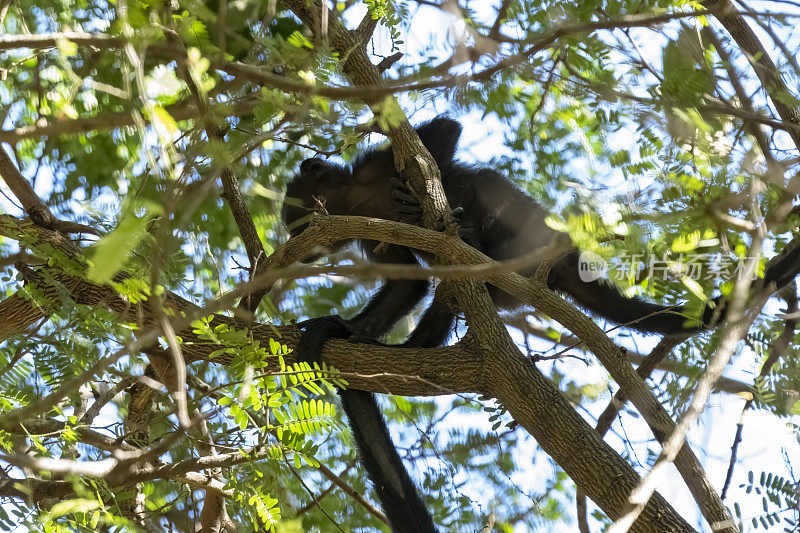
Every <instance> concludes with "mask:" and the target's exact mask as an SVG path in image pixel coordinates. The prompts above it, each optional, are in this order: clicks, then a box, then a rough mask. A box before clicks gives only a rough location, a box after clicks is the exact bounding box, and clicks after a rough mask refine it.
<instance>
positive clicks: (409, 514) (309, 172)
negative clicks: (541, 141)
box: [283, 117, 800, 533]
mask: <svg viewBox="0 0 800 533" xmlns="http://www.w3.org/2000/svg"><path fill="white" fill-rule="evenodd" d="M417 134H418V135H419V137H420V139H421V140H422V142H423V144H424V145H425V147H426V148H427V149H428V150H429V151H430V152H431V155H432V156H433V158H434V160H435V161H436V164H437V165H438V167H439V170H440V171H441V179H442V186H443V187H444V192H445V195H446V196H447V200H448V202H449V204H450V207H451V208H454V210H458V213H459V216H458V220H459V223H460V225H462V226H463V228H464V229H465V231H464V232H463V233H462V236H464V237H465V239H464V240H465V241H467V242H468V243H469V244H470V245H472V246H474V247H475V248H477V249H479V250H480V251H482V252H483V253H484V254H486V255H487V256H489V257H491V258H492V259H495V260H504V259H512V258H516V257H519V256H521V255H523V254H526V253H529V252H531V251H534V250H537V249H541V248H542V247H545V246H547V245H549V244H551V243H554V242H556V241H555V239H556V238H558V237H559V233H558V232H557V231H555V230H553V229H551V228H549V227H548V226H547V225H546V224H545V218H546V217H547V215H548V212H547V211H546V210H545V209H544V208H543V207H541V206H540V205H539V204H537V203H536V202H535V201H534V200H533V199H532V198H531V197H530V196H528V195H527V194H525V193H524V192H523V191H521V190H520V189H519V188H518V187H516V186H515V185H514V184H513V183H511V182H510V181H509V180H508V179H507V178H505V177H504V176H502V175H500V174H499V173H497V172H495V171H494V170H492V169H490V168H485V167H483V168H481V167H476V166H471V165H467V164H464V163H461V162H459V161H457V160H454V159H453V157H454V155H455V151H456V146H457V144H458V139H459V137H460V135H461V126H460V125H459V124H458V122H456V121H454V120H451V119H449V118H444V117H438V118H436V119H434V120H432V121H431V122H428V123H426V124H423V125H422V126H420V127H419V128H417ZM396 175H397V172H396V170H395V167H394V159H393V156H392V152H391V148H389V147H385V148H378V149H371V150H367V151H366V152H364V153H363V154H362V155H360V156H359V157H358V158H357V159H356V160H355V161H354V162H353V163H352V165H350V166H349V167H345V166H341V165H336V164H332V163H329V162H326V161H323V160H321V159H317V158H312V159H306V160H305V161H303V162H302V164H301V165H300V173H299V174H298V175H297V176H296V177H295V178H294V179H293V181H292V182H291V183H290V184H289V186H288V187H287V191H286V195H287V197H289V198H294V199H298V200H300V202H301V204H302V205H296V204H295V205H292V204H290V203H287V204H285V206H284V209H283V220H284V222H286V224H287V225H288V226H289V227H290V230H291V233H292V235H296V234H298V233H300V232H301V231H302V230H303V229H304V228H305V226H306V224H307V223H306V222H304V220H307V218H306V217H308V215H309V213H310V210H311V209H312V208H313V207H314V206H315V204H316V201H315V199H314V198H315V197H324V198H325V208H326V210H327V211H328V212H329V213H330V214H333V215H360V216H369V217H377V218H384V219H395V220H398V219H399V220H408V219H409V217H411V218H413V217H414V216H415V215H418V214H419V213H420V208H419V204H418V203H417V202H416V200H415V199H414V197H413V195H412V194H411V193H410V192H409V191H408V190H407V189H406V188H405V186H404V185H403V184H402V182H400V181H399V180H398V179H396V178H395V176H396ZM360 244H361V245H362V248H363V250H364V252H365V253H366V255H367V257H368V258H369V259H370V260H371V261H375V262H384V263H405V264H409V265H415V264H418V263H419V261H418V257H421V258H422V259H428V258H427V257H426V256H425V254H420V253H417V252H413V253H412V251H411V250H409V249H407V248H403V247H399V246H395V245H388V246H387V245H384V246H382V247H380V248H378V250H379V251H376V247H377V244H378V243H377V242H374V241H365V242H362V243H360ZM537 266H538V265H536V264H533V265H530V266H528V267H527V268H525V269H524V270H521V271H520V273H521V274H523V275H532V274H533V273H534V272H535V271H536V268H537ZM799 269H800V247H797V248H795V249H793V250H791V251H789V252H788V253H787V254H785V257H783V258H781V259H780V260H779V261H777V262H776V263H775V264H774V265H773V266H772V267H771V268H770V269H769V270H768V271H767V273H766V275H765V278H764V280H762V281H761V283H764V284H767V283H772V284H774V285H773V286H774V287H776V288H777V287H781V286H783V285H785V284H786V283H788V282H789V281H791V280H792V279H793V278H794V277H795V275H796V274H797V272H798V270H799ZM547 282H548V286H549V287H550V288H551V289H553V290H555V291H558V292H561V293H565V294H567V295H569V296H570V297H572V298H573V299H574V300H575V302H576V303H578V304H579V305H580V306H582V307H584V308H586V309H588V310H589V311H591V312H592V313H594V314H597V315H599V316H602V317H604V318H606V319H608V320H610V321H612V322H615V323H617V324H621V325H624V326H626V327H629V328H633V329H636V330H638V331H642V332H647V333H659V334H663V335H680V336H685V335H690V334H692V333H695V332H697V331H699V330H701V329H703V328H705V327H707V326H709V325H710V322H711V320H712V318H716V319H717V321H718V320H719V318H721V317H720V316H719V315H724V305H723V306H722V312H721V313H720V312H719V310H718V311H717V312H716V313H715V310H714V308H713V306H708V307H707V308H706V309H705V311H704V313H703V316H702V317H701V320H702V324H700V325H697V321H695V323H694V324H687V319H686V317H685V314H684V310H683V309H682V308H681V307H677V308H676V307H674V306H673V307H666V306H662V305H657V304H654V303H651V302H647V301H644V300H641V299H639V298H629V297H626V296H623V295H622V294H620V292H619V291H618V290H617V289H616V288H615V287H614V286H612V285H610V284H608V283H606V282H604V281H602V280H596V281H589V282H585V281H582V280H581V279H580V277H579V275H578V253H577V252H574V253H570V254H568V255H567V256H565V257H564V258H563V259H561V260H560V261H559V262H557V263H556V264H555V265H554V266H553V268H552V269H551V270H550V273H549V276H548V280H547ZM429 289H430V283H429V282H428V281H427V280H396V279H390V280H387V281H386V282H385V283H384V285H383V286H382V287H381V289H380V290H379V291H378V292H377V294H375V296H373V297H372V299H371V300H370V301H369V303H368V304H367V305H366V307H365V308H364V309H363V310H362V311H361V312H360V313H359V314H358V315H357V316H355V317H354V318H353V319H351V320H349V321H345V320H343V319H341V318H339V317H323V318H320V319H315V320H312V321H309V322H308V323H307V326H306V328H305V333H304V334H303V337H302V338H301V341H300V343H299V346H298V353H299V357H300V359H301V360H306V361H309V362H313V361H318V359H319V356H320V353H321V351H322V346H323V344H324V343H325V341H326V340H327V339H329V338H333V337H339V338H346V337H351V336H354V338H361V339H372V340H377V339H380V338H381V337H382V336H383V335H385V334H386V333H387V332H388V331H389V330H390V329H391V328H392V326H393V325H394V324H395V323H397V321H398V320H400V318H402V317H403V316H405V315H406V314H408V313H409V312H410V311H411V310H412V309H413V308H414V307H415V306H416V305H417V304H418V303H419V302H420V301H421V300H422V299H423V298H424V297H425V295H426V294H427V293H428V291H429ZM489 290H490V293H491V294H492V298H493V299H494V301H495V303H496V304H497V305H498V306H499V307H504V308H509V307H516V306H518V305H519V302H518V301H516V300H515V299H513V298H512V297H511V296H510V295H508V294H507V293H504V292H502V291H500V290H498V289H496V288H494V287H491V286H490V287H489ZM718 301H720V300H719V299H718V300H717V302H718ZM715 315H718V316H716V317H715ZM454 319H455V315H454V314H453V312H452V311H451V310H450V309H449V308H448V307H447V306H446V305H445V304H444V303H442V302H440V301H438V300H437V299H436V298H434V299H433V301H432V303H431V305H430V306H429V307H428V309H427V310H426V311H425V312H424V313H423V315H422V317H421V318H420V320H419V323H418V324H417V327H416V328H415V329H414V331H413V332H412V333H411V335H410V336H409V337H408V339H407V340H406V341H405V342H404V343H403V345H404V346H409V347H434V346H439V345H441V344H443V343H444V342H445V341H446V340H447V338H448V336H449V334H450V331H451V328H452V325H453V321H454ZM340 395H341V397H342V403H343V404H344V408H345V411H346V412H347V415H348V417H349V418H350V422H351V427H352V429H353V433H354V436H355V438H356V442H357V444H358V447H359V450H360V452H361V456H362V460H363V462H364V464H365V467H366V469H367V472H368V474H369V476H370V479H371V480H372V482H373V483H374V485H375V488H376V490H377V492H378V495H379V497H380V500H381V502H382V504H383V507H384V510H385V512H386V514H387V517H388V518H389V521H390V523H391V525H392V530H393V531H394V532H396V533H397V532H409V533H418V532H430V531H435V530H436V529H435V526H434V525H433V521H432V519H431V517H430V515H429V513H428V511H427V509H426V508H425V506H424V505H423V503H422V501H421V499H420V497H419V495H418V494H417V492H416V490H415V488H414V485H413V483H412V482H411V480H410V478H409V476H408V473H407V472H406V470H405V468H404V467H403V464H402V461H401V460H400V457H399V456H398V454H397V451H396V450H395V448H394V445H393V444H392V442H391V440H390V439H389V435H388V432H387V429H386V425H385V422H384V421H383V417H382V416H381V414H380V411H379V410H378V407H377V405H376V403H375V399H374V398H373V397H372V395H371V394H367V393H364V392H361V391H355V390H346V391H341V392H340Z"/></svg>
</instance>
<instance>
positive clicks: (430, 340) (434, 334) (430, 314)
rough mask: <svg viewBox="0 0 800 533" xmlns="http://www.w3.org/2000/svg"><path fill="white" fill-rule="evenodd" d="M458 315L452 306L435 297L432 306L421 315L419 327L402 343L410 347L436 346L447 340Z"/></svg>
mask: <svg viewBox="0 0 800 533" xmlns="http://www.w3.org/2000/svg"><path fill="white" fill-rule="evenodd" d="M455 318H456V315H455V313H453V311H451V310H450V308H449V307H448V306H447V305H445V304H444V302H441V301H440V300H437V299H436V298H434V299H433V302H431V305H430V307H428V309H427V310H426V311H425V313H423V315H422V316H421V317H420V319H419V322H418V323H417V327H415V328H414V331H412V332H411V335H409V336H408V338H407V339H406V340H405V342H403V343H402V344H401V346H405V347H408V348H411V347H415V348H435V347H437V346H442V345H443V344H444V343H445V342H447V338H448V337H449V336H450V331H451V330H452V327H453V322H454V321H455Z"/></svg>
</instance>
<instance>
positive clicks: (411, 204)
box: [391, 176, 422, 224]
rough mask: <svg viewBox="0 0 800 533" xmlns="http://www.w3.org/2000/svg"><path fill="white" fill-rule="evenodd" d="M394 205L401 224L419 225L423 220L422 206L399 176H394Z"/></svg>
mask: <svg viewBox="0 0 800 533" xmlns="http://www.w3.org/2000/svg"><path fill="white" fill-rule="evenodd" d="M391 181H392V203H393V204H394V209H395V211H397V218H398V221H399V222H405V223H406V224H418V223H419V221H420V219H421V218H422V205H420V203H419V198H417V196H416V195H415V194H414V191H412V190H411V189H410V188H409V187H408V185H407V184H406V182H405V181H403V180H402V179H401V178H400V177H398V176H392V179H391Z"/></svg>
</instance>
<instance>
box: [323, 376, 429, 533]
mask: <svg viewBox="0 0 800 533" xmlns="http://www.w3.org/2000/svg"><path fill="white" fill-rule="evenodd" d="M339 397H340V398H341V399H342V406H343V407H344V411H345V413H347V417H348V418H349V419H350V427H351V428H352V431H353V436H354V437H355V439H356V445H357V446H358V450H359V452H360V453H361V462H362V463H363V464H364V467H365V468H366V469H367V474H368V475H369V478H370V479H371V480H372V483H373V485H374V486H375V490H376V491H377V493H378V498H379V499H380V501H381V505H382V506H383V511H384V512H385V513H386V517H387V518H388V519H389V523H390V524H391V528H392V531H393V533H436V526H435V525H434V524H433V518H431V515H430V513H429V512H428V509H427V508H426V507H425V504H424V503H423V501H422V498H420V496H419V493H417V489H416V487H415V486H414V483H413V482H412V481H411V478H410V477H409V475H408V472H407V471H406V468H405V466H403V461H402V459H400V455H399V454H398V453H397V449H396V448H395V446H394V443H393V442H392V439H391V437H389V430H388V428H387V427H386V422H385V421H384V419H383V415H382V414H381V411H380V408H379V407H378V404H377V402H376V401H375V397H374V396H373V395H372V394H370V393H368V392H364V391H359V390H352V389H346V390H340V391H339Z"/></svg>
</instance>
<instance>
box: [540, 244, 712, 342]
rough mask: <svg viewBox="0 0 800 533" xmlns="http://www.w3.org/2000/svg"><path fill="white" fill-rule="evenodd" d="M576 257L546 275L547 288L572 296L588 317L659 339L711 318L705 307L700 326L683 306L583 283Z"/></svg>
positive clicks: (696, 327)
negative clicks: (687, 313)
mask: <svg viewBox="0 0 800 533" xmlns="http://www.w3.org/2000/svg"><path fill="white" fill-rule="evenodd" d="M578 263H579V255H578V253H577V252H573V253H570V254H569V255H568V256H566V257H565V258H564V259H562V260H561V261H559V262H558V263H557V264H556V265H555V266H554V267H553V269H552V270H551V271H550V276H549V279H548V285H549V286H550V287H551V288H552V289H554V290H557V291H562V292H565V293H567V294H568V295H570V296H572V298H574V299H575V301H576V302H577V303H578V304H579V305H580V306H581V307H584V308H586V309H588V310H589V311H591V312H592V313H594V314H596V315H599V316H601V317H603V318H606V319H608V320H610V321H612V322H614V323H616V324H620V325H623V326H625V327H627V328H632V329H635V330H637V331H642V332H644V333H660V334H662V335H688V334H691V333H695V332H697V331H700V330H702V329H704V328H705V327H706V326H705V322H706V321H707V320H708V319H710V318H711V317H712V315H713V309H712V308H711V307H708V308H707V309H706V311H707V312H704V314H703V324H701V323H700V321H698V320H694V321H692V320H690V318H689V317H687V316H686V315H685V310H684V308H683V306H680V305H677V306H671V307H670V306H664V305H658V304H654V303H652V302H647V301H645V300H642V299H641V298H636V297H632V298H631V297H628V296H624V295H623V294H621V293H620V292H619V290H618V289H617V288H616V287H614V286H613V285H611V284H610V283H608V282H606V281H605V280H594V281H583V280H582V279H581V278H580V276H579V271H578V267H579V264H578Z"/></svg>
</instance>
